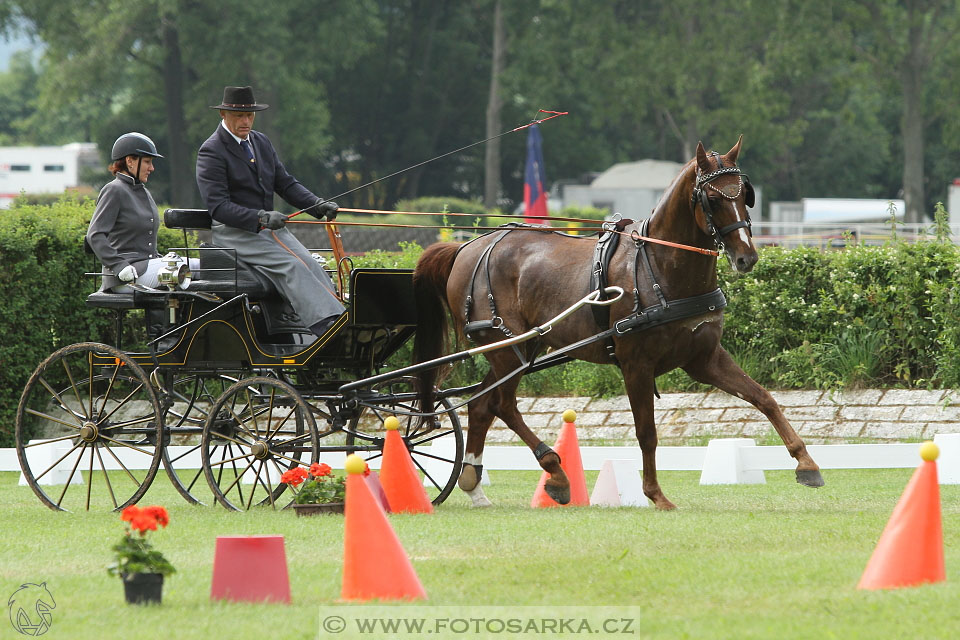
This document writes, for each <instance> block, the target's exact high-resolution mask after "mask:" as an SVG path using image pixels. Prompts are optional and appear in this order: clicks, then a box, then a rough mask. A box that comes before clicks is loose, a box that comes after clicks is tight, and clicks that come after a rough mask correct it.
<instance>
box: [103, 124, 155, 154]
mask: <svg viewBox="0 0 960 640" xmlns="http://www.w3.org/2000/svg"><path fill="white" fill-rule="evenodd" d="M127 156H152V157H154V158H162V157H163V156H162V155H160V154H159V153H157V145H155V144H153V140H151V139H150V138H148V137H147V136H145V135H143V134H142V133H137V132H136V131H131V132H130V133H125V134H123V135H122V136H120V137H119V138H117V141H116V142H114V143H113V150H112V151H111V152H110V159H111V160H119V159H121V158H126V157H127Z"/></svg>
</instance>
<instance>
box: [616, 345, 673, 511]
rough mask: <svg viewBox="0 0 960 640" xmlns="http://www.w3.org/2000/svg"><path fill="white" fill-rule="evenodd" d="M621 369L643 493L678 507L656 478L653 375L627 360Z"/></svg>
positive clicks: (659, 505)
mask: <svg viewBox="0 0 960 640" xmlns="http://www.w3.org/2000/svg"><path fill="white" fill-rule="evenodd" d="M622 362H623V361H622ZM622 370H623V382H624V384H625V385H626V388H627V397H628V398H629V399H630V409H631V410H632V411H633V422H634V425H636V431H637V442H639V443H640V451H641V452H642V454H643V493H644V495H646V496H647V497H648V498H650V500H651V501H652V502H653V504H654V506H655V507H656V508H657V509H662V510H665V511H666V510H670V509H676V508H677V506H676V505H675V504H673V503H672V502H670V501H669V500H667V497H666V496H665V495H663V491H662V490H661V489H660V482H659V481H658V480H657V425H656V422H655V421H654V418H653V377H652V375H651V374H650V369H649V368H645V367H641V366H636V365H630V364H628V363H626V362H624V364H623V366H622Z"/></svg>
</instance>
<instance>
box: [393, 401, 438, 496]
mask: <svg viewBox="0 0 960 640" xmlns="http://www.w3.org/2000/svg"><path fill="white" fill-rule="evenodd" d="M383 427H384V429H386V430H387V437H386V440H385V442H384V443H383V462H382V463H381V464H380V484H381V485H382V486H383V491H384V493H386V494H387V502H388V503H389V504H390V511H391V512H392V513H402V512H406V513H433V504H431V503H430V498H429V497H428V496H427V491H426V489H424V488H423V480H421V479H420V474H419V473H418V472H417V469H416V467H414V465H413V460H412V459H411V458H410V452H409V451H407V445H405V444H404V443H403V438H401V437H400V433H399V432H398V431H397V429H399V428H400V421H399V420H397V419H396V418H394V417H393V416H390V417H389V418H387V419H386V420H384V421H383Z"/></svg>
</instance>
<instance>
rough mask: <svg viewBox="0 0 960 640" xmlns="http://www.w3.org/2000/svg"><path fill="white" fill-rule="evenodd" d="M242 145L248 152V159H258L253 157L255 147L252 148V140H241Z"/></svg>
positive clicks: (251, 160)
mask: <svg viewBox="0 0 960 640" xmlns="http://www.w3.org/2000/svg"><path fill="white" fill-rule="evenodd" d="M240 146H241V147H243V150H244V151H246V152H247V160H249V161H250V162H256V160H254V159H253V149H252V148H250V142H249V141H247V140H241V141H240Z"/></svg>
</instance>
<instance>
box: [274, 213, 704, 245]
mask: <svg viewBox="0 0 960 640" xmlns="http://www.w3.org/2000/svg"><path fill="white" fill-rule="evenodd" d="M339 211H341V212H345V213H366V214H374V215H412V216H434V217H435V216H448V217H466V218H473V219H477V218H499V219H504V218H507V219H521V220H531V219H532V220H543V221H544V222H547V221H556V222H573V223H578V224H581V225H591V226H581V227H551V226H549V225H546V224H543V225H530V226H529V227H517V229H520V230H525V229H526V230H531V231H557V232H561V233H563V232H569V231H589V232H604V231H609V232H612V233H616V234H619V235H621V236H625V237H627V238H630V239H631V240H633V241H634V242H650V243H652V244H659V245H663V246H667V247H672V248H674V249H682V250H684V251H692V252H694V253H699V254H702V255H707V256H714V257H717V256H719V255H720V252H719V251H716V250H714V249H704V248H702V247H694V246H692V245H688V244H681V243H679V242H671V241H669V240H661V239H659V238H651V237H648V236H644V235H641V234H640V233H639V232H637V230H636V229H634V230H633V231H630V232H629V233H628V232H626V231H620V230H618V229H614V228H613V225H611V224H610V223H609V222H605V223H601V222H598V221H597V220H591V219H587V218H565V217H559V216H517V215H499V214H473V213H452V212H447V213H429V212H423V211H382V210H379V209H348V208H341V209H340V210H339ZM287 223H288V224H319V225H324V226H326V227H328V228H329V227H334V226H335V227H386V228H401V229H452V230H465V231H497V230H499V229H503V227H502V226H497V227H485V226H475V225H471V226H456V225H427V224H398V223H390V222H339V221H335V222H328V221H325V220H288V221H287Z"/></svg>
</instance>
